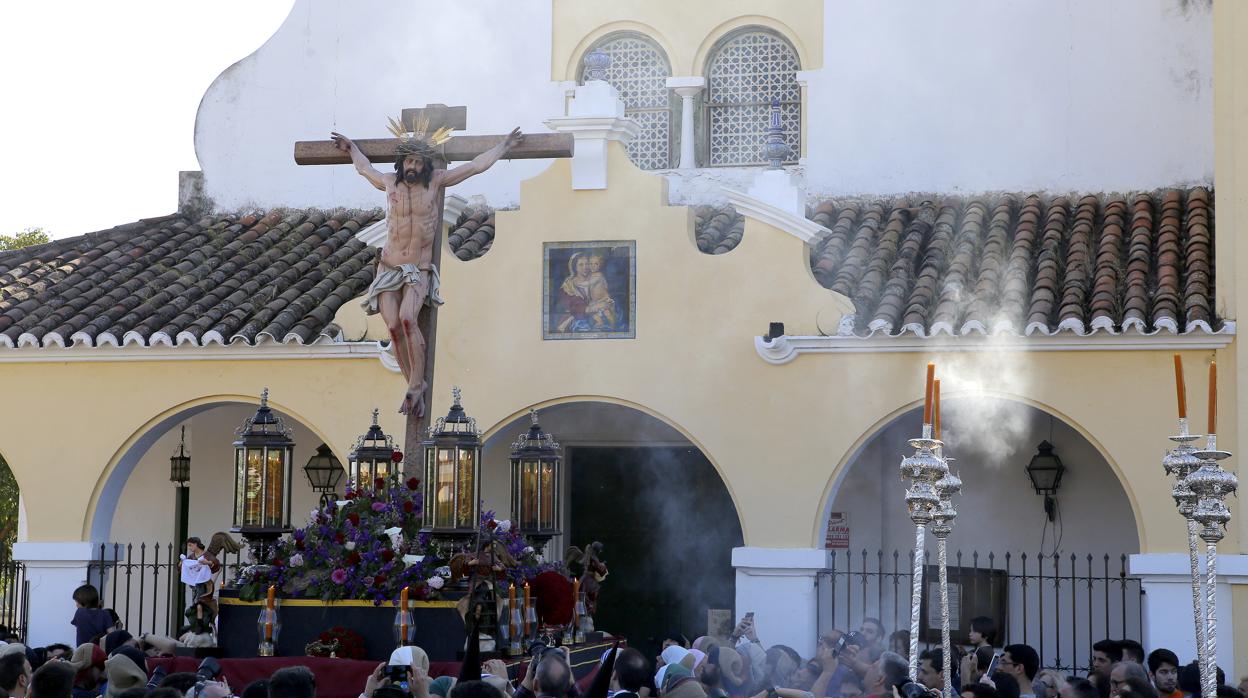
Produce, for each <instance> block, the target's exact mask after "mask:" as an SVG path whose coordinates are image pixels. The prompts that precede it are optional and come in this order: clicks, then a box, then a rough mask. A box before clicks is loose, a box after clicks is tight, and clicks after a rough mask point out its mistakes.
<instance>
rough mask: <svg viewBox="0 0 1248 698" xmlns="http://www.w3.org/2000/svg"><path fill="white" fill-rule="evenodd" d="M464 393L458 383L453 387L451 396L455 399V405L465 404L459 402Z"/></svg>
mask: <svg viewBox="0 0 1248 698" xmlns="http://www.w3.org/2000/svg"><path fill="white" fill-rule="evenodd" d="M463 395H464V393H463V391H461V390H460V389H459V386H458V385H456V386H452V387H451V397H453V398H454V399H455V404H454V405H453V406H454V407H463V405H461V404H459V400H460V398H462V397H463Z"/></svg>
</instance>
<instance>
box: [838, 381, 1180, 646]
mask: <svg viewBox="0 0 1248 698" xmlns="http://www.w3.org/2000/svg"><path fill="white" fill-rule="evenodd" d="M921 420H922V414H921V409H919V408H914V409H910V410H907V411H905V412H903V413H901V414H899V415H897V416H895V417H894V418H893V419H891V420H890V421H888V422H887V423H886V424H884V425H883V426H881V427H880V428H879V429H878V430H877V431H876V432H875V433H874V434H872V435H871V436H870V437H869V438H867V439H866V440H864V441H863V442H862V444H861V446H860V447H859V448H858V450H857V451H856V452H855V453H854V454H853V456H852V457H851V459H850V461H849V462H848V464H847V465H846V466H845V467H844V468H843V469H842V470H841V472H840V475H839V476H838V478H837V481H836V482H835V483H834V486H833V489H832V493H831V496H830V497H829V498H828V501H827V504H826V508H825V512H824V519H823V520H824V521H826V522H828V523H829V529H828V535H827V537H826V539H825V545H827V547H830V548H832V550H833V553H834V555H833V571H832V572H831V573H829V574H827V575H824V578H823V579H822V580H821V590H820V594H821V599H820V615H821V618H820V625H821V628H832V627H836V628H844V627H853V628H857V627H858V624H860V623H861V621H862V618H864V617H875V618H880V619H881V620H882V621H883V624H884V625H885V628H886V630H887V631H889V632H890V633H891V632H892V631H894V630H898V629H903V630H904V629H907V628H908V627H909V610H910V601H909V593H910V592H909V590H910V576H909V575H910V568H911V557H910V555H911V551H912V549H913V548H914V525H913V523H912V522H911V521H910V519H909V517H908V516H907V513H906V507H905V501H904V497H905V486H904V484H903V482H902V481H901V478H900V470H899V467H898V466H899V464H900V461H901V458H902V457H903V456H904V455H906V454H907V453H910V452H912V449H911V447H910V446H909V445H908V443H907V442H908V440H909V439H911V438H914V437H915V436H916V435H918V434H919V432H920V428H921V424H920V423H921ZM944 423H945V431H944V434H943V435H942V437H943V439H944V440H945V442H946V444H947V446H948V450H947V451H946V455H948V456H951V457H953V458H954V459H955V460H954V461H953V462H952V464H951V465H952V468H953V469H954V470H955V472H957V473H958V474H959V476H960V477H961V478H962V480H963V481H964V486H963V490H962V494H961V495H960V496H959V497H958V498H957V499H956V500H955V506H956V508H957V511H958V517H957V520H956V522H955V526H954V530H953V533H952V535H951V536H950V538H949V565H950V569H951V571H950V581H951V584H953V585H956V586H958V587H959V588H958V589H957V591H955V592H952V593H953V595H954V596H955V597H957V599H956V603H957V605H958V606H959V607H960V609H961V612H960V616H961V618H960V619H959V618H953V619H952V620H953V621H954V625H955V630H954V639H955V641H958V640H959V638H962V641H965V636H966V632H967V630H969V627H967V621H969V619H970V618H972V617H975V616H979V615H985V616H989V617H993V618H994V620H995V621H997V623H998V624H999V627H1000V630H999V634H998V637H997V645H998V646H1000V645H1001V644H1002V643H1003V642H1025V643H1027V644H1030V645H1032V646H1033V647H1035V648H1036V649H1037V650H1038V651H1040V653H1041V659H1042V661H1043V663H1044V665H1045V666H1054V667H1064V668H1066V669H1067V670H1071V669H1074V668H1075V667H1080V666H1083V664H1084V663H1086V662H1087V657H1088V656H1089V655H1090V653H1091V643H1093V642H1096V641H1098V640H1100V639H1103V638H1105V637H1111V638H1120V637H1139V636H1140V622H1141V615H1140V614H1141V609H1140V598H1139V596H1140V593H1141V591H1140V585H1139V582H1138V580H1134V579H1132V578H1130V577H1128V576H1127V569H1126V556H1127V555H1130V554H1132V553H1137V552H1139V549H1140V544H1139V533H1138V528H1137V521H1136V516H1135V512H1134V511H1133V509H1132V504H1131V500H1130V498H1129V496H1128V494H1127V492H1126V490H1125V489H1124V488H1123V485H1122V483H1121V482H1120V480H1119V479H1118V475H1117V474H1116V473H1115V471H1114V468H1113V467H1112V466H1111V464H1110V463H1109V462H1108V461H1107V459H1106V457H1105V455H1104V454H1103V453H1102V452H1101V450H1100V449H1099V448H1098V447H1097V445H1096V444H1094V443H1092V442H1091V441H1089V439H1088V438H1086V437H1085V436H1084V435H1083V434H1082V433H1081V432H1080V430H1079V429H1078V428H1076V427H1075V426H1074V425H1071V424H1068V423H1067V422H1065V421H1063V420H1062V419H1061V418H1060V417H1056V416H1054V415H1052V414H1051V413H1048V412H1046V411H1044V410H1042V409H1040V408H1037V407H1034V406H1032V405H1029V404H1025V403H1023V402H1020V401H1016V400H1010V399H1006V398H1002V397H989V396H984V395H976V396H974V397H963V398H959V397H956V396H954V397H950V398H948V399H947V400H946V401H945V403H944ZM1044 441H1047V442H1049V443H1050V444H1052V445H1053V451H1054V453H1056V454H1057V456H1058V457H1060V459H1061V461H1062V464H1063V466H1064V467H1065V470H1064V473H1063V476H1062V479H1061V482H1060V488H1059V489H1058V491H1057V492H1056V494H1055V495H1054V497H1053V499H1054V501H1055V507H1054V510H1053V516H1052V518H1050V517H1049V515H1048V514H1047V513H1046V510H1045V503H1044V497H1042V496H1040V495H1038V494H1037V492H1036V490H1035V488H1034V487H1033V484H1032V482H1031V480H1030V478H1029V477H1028V474H1027V470H1026V467H1027V465H1028V464H1029V463H1030V462H1031V460H1032V458H1033V457H1034V456H1035V455H1036V454H1037V453H1038V446H1039V445H1040V443H1041V442H1044ZM1158 467H1160V466H1158ZM927 556H928V564H929V565H932V566H934V565H935V563H936V541H935V539H934V538H933V537H932V536H930V535H929V536H928V537H927ZM927 574H928V577H929V580H930V581H929V582H927V583H928V585H929V586H927V587H925V592H924V597H925V598H924V604H925V605H924V612H923V623H922V627H923V628H924V630H923V631H922V632H923V633H924V635H923V637H922V638H921V643H926V642H928V641H929V640H932V639H934V635H933V634H932V632H933V631H931V630H929V629H928V628H937V629H938V627H939V626H938V611H937V610H936V608H935V606H934V601H933V605H932V607H931V615H930V616H929V613H928V605H927V601H928V599H929V598H930V599H933V600H934V598H935V594H934V592H935V589H936V587H935V572H934V567H929V569H928V572H927ZM954 615H959V614H954ZM959 620H960V622H961V627H956V626H958V624H959ZM921 646H922V644H921Z"/></svg>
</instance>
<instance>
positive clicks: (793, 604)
mask: <svg viewBox="0 0 1248 698" xmlns="http://www.w3.org/2000/svg"><path fill="white" fill-rule="evenodd" d="M732 566H733V567H735V568H736V570H737V599H736V602H737V603H736V618H734V619H733V620H734V622H735V621H737V620H740V618H741V616H743V615H745V614H746V613H749V612H751V611H753V612H754V622H755V625H756V627H757V628H758V636H759V639H760V640H761V641H762V643H763V645H764V646H766V647H770V646H771V645H776V644H780V645H788V646H789V647H792V648H793V649H795V650H797V653H798V654H800V655H802V656H803V657H813V656H815V641H816V639H817V638H818V636H819V613H818V611H819V596H818V589H817V585H816V582H817V576H818V574H819V572H820V570H824V569H827V568H828V567H830V565H829V560H828V551H826V550H823V549H820V548H733V549H732Z"/></svg>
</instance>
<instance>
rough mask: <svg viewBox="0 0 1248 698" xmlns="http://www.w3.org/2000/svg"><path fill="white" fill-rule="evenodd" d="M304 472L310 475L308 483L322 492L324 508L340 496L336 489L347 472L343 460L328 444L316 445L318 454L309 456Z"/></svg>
mask: <svg viewBox="0 0 1248 698" xmlns="http://www.w3.org/2000/svg"><path fill="white" fill-rule="evenodd" d="M303 474H304V475H307V476H308V484H310V485H312V489H313V490H314V491H316V492H320V493H321V507H322V508H324V507H325V506H326V505H328V504H329V503H330V502H332V501H333V500H335V499H337V498H338V496H337V495H336V494H335V490H336V489H337V488H338V483H339V482H342V476H343V475H345V474H346V473H345V471H344V470H343V468H342V461H340V460H338V457H337V456H335V455H334V452H333V451H332V450H330V448H329V446H328V445H327V444H321V445H320V446H317V447H316V455H315V456H312V457H311V458H309V459H308V462H307V464H306V465H304V466H303Z"/></svg>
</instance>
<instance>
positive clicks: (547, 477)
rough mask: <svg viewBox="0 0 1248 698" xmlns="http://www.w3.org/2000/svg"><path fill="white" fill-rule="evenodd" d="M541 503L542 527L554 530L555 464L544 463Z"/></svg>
mask: <svg viewBox="0 0 1248 698" xmlns="http://www.w3.org/2000/svg"><path fill="white" fill-rule="evenodd" d="M541 501H542V512H541V517H540V518H541V526H542V528H544V529H553V528H554V527H555V466H554V464H553V463H542V497H541Z"/></svg>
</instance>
